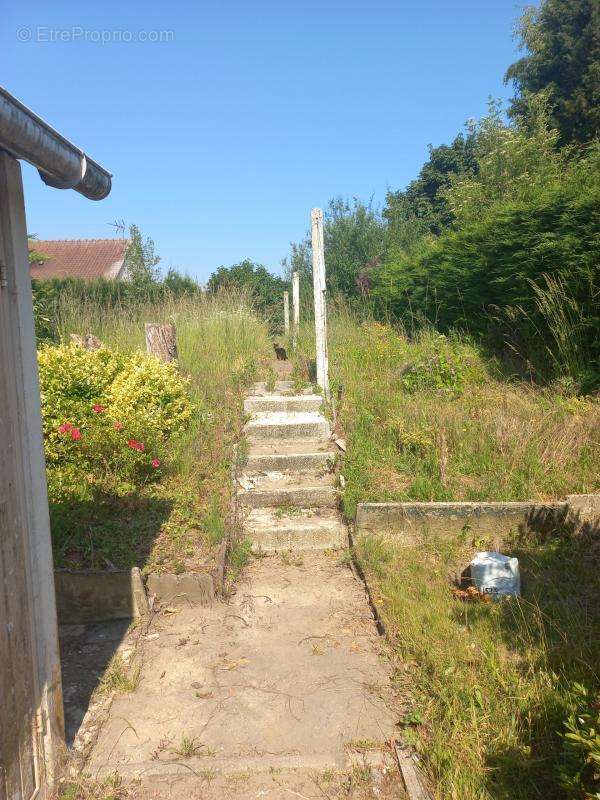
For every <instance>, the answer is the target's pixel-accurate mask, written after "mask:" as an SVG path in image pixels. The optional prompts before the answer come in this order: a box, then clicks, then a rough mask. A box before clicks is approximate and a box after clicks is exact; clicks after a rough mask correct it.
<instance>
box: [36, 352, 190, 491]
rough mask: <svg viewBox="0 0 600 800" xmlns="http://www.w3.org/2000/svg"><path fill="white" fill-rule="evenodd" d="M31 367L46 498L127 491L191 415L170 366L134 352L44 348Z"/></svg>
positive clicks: (184, 386)
mask: <svg viewBox="0 0 600 800" xmlns="http://www.w3.org/2000/svg"><path fill="white" fill-rule="evenodd" d="M38 365H39V374H40V387H41V400H42V422H43V430H44V444H45V452H46V462H47V466H48V487H49V496H50V499H51V500H58V499H61V498H64V497H65V496H77V497H79V498H81V499H90V498H92V497H93V496H94V493H95V492H96V491H98V490H99V489H101V490H107V489H111V490H113V491H115V492H116V493H117V494H123V493H126V492H128V491H131V490H132V489H133V488H134V487H135V485H136V483H138V482H139V481H140V480H143V479H144V477H147V476H149V475H150V474H152V473H153V472H156V470H158V469H159V468H160V466H161V464H162V458H164V456H163V451H164V450H165V446H166V443H167V441H168V439H169V437H171V436H173V435H175V434H181V433H183V431H184V430H185V428H186V427H187V425H188V423H189V420H190V417H191V415H192V411H193V407H192V404H191V402H190V398H189V389H188V381H186V379H185V378H183V377H182V376H181V375H180V374H179V373H178V371H177V368H176V367H175V365H173V364H163V363H162V362H159V361H157V360H156V359H154V358H152V357H150V356H146V355H142V354H141V353H134V354H133V355H129V356H128V355H124V354H122V353H118V352H116V351H113V350H109V349H108V348H101V349H100V350H95V351H90V350H86V349H84V348H82V347H79V346H77V345H74V344H71V345H61V346H52V345H45V346H43V347H42V348H41V349H40V351H39V354H38ZM159 456H160V458H159Z"/></svg>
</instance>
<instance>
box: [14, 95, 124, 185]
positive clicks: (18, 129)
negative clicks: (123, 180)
mask: <svg viewBox="0 0 600 800" xmlns="http://www.w3.org/2000/svg"><path fill="white" fill-rule="evenodd" d="M0 148H2V149H3V150H6V151H7V152H9V153H10V154H11V155H12V156H14V157H15V158H19V159H23V160H24V161H28V162H29V163H30V164H33V166H34V167H37V170H38V172H39V173H40V177H41V179H42V180H43V181H44V183H45V184H47V185H48V186H52V187H54V188H55V189H74V190H75V191H76V192H79V194H82V195H83V196H84V197H87V198H88V199H89V200H103V199H104V198H105V197H106V196H107V195H108V194H109V192H110V188H111V177H112V176H111V174H110V172H107V171H106V170H105V169H104V168H103V167H101V166H100V165H99V164H97V163H96V162H95V161H93V160H92V159H91V158H89V156H86V154H85V153H84V152H83V151H82V150H80V149H79V148H78V147H75V145H74V144H72V143H71V142H69V140H68V139H65V137H64V136H61V135H60V133H58V132H57V131H55V130H54V128H52V127H51V126H50V125H48V123H47V122H44V120H43V119H41V118H40V117H38V116H37V114H34V113H33V111H31V110H30V109H28V108H27V106H24V105H23V103H21V102H19V101H18V100H17V99H16V98H15V97H13V96H12V95H11V94H10V92H7V91H6V89H4V88H3V87H2V86H0Z"/></svg>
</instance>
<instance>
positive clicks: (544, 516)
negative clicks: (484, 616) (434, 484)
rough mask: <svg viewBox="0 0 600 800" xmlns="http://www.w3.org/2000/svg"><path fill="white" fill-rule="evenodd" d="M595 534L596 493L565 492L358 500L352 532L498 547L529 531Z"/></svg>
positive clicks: (412, 542)
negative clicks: (467, 499) (548, 496)
mask: <svg viewBox="0 0 600 800" xmlns="http://www.w3.org/2000/svg"><path fill="white" fill-rule="evenodd" d="M565 529H566V530H568V531H570V532H598V531H599V530H600V494H598V495H569V496H568V497H567V499H566V502H564V503H548V504H540V503H534V502H522V503H508V502H506V503H503V502H489V503H483V502H482V503H360V504H359V506H358V509H357V512H356V535H357V536H363V535H366V534H379V535H381V536H383V537H384V538H387V537H389V538H393V540H394V541H395V542H397V543H399V544H402V545H406V546H416V545H419V544H420V543H422V542H423V541H424V540H426V539H427V538H428V537H432V538H436V539H442V540H444V539H454V538H456V537H459V536H461V535H466V537H467V540H471V541H472V540H477V539H484V540H487V541H489V542H490V544H491V545H492V546H493V547H495V548H497V549H499V548H500V546H501V544H502V542H503V540H505V539H506V538H507V537H508V536H511V535H514V534H515V533H524V532H526V531H527V530H530V531H534V532H536V533H540V534H548V533H551V532H552V531H558V530H565Z"/></svg>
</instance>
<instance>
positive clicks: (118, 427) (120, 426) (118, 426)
mask: <svg viewBox="0 0 600 800" xmlns="http://www.w3.org/2000/svg"><path fill="white" fill-rule="evenodd" d="M124 427H125V426H124V425H123V423H122V422H119V421H118V420H117V422H115V430H116V431H122V430H123V428H124Z"/></svg>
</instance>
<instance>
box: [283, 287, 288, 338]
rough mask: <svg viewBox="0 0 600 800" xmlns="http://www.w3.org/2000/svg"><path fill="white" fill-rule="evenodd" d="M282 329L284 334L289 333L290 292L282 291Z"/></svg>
mask: <svg viewBox="0 0 600 800" xmlns="http://www.w3.org/2000/svg"><path fill="white" fill-rule="evenodd" d="M283 330H284V332H285V335H286V336H289V335H290V293H289V292H284V293H283Z"/></svg>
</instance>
